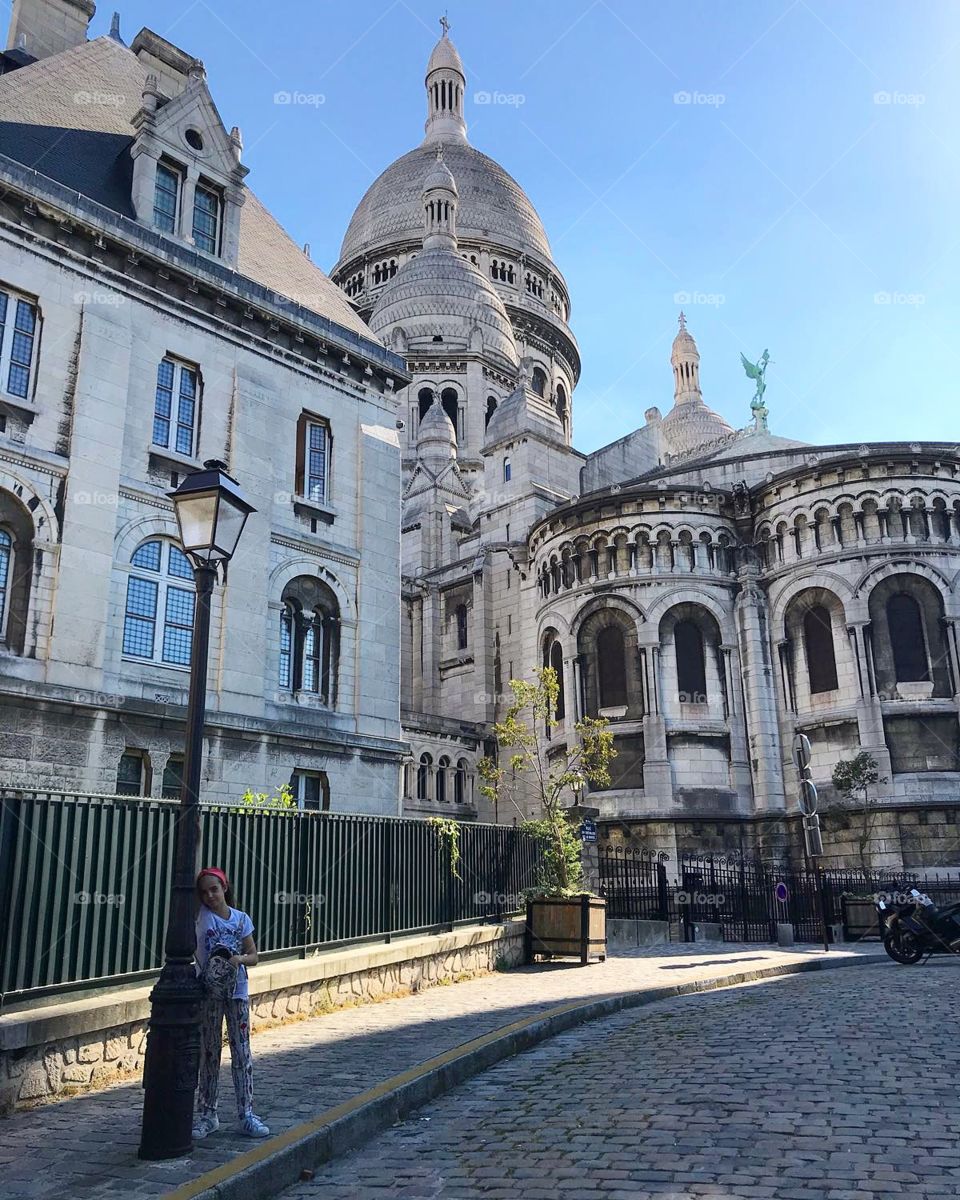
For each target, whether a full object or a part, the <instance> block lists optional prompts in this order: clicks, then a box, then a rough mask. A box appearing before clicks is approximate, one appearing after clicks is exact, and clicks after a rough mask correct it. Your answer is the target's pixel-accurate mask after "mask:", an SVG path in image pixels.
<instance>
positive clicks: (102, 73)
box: [0, 37, 375, 341]
mask: <svg viewBox="0 0 960 1200" xmlns="http://www.w3.org/2000/svg"><path fill="white" fill-rule="evenodd" d="M146 76H147V72H146V70H145V68H144V67H143V65H142V63H141V62H140V60H139V59H138V58H137V56H136V55H135V54H134V53H133V51H132V50H129V49H128V48H127V47H126V46H123V45H121V44H120V43H119V42H117V41H114V40H113V39H112V38H109V37H100V38H95V39H94V40H93V41H90V42H86V43H85V44H84V45H82V46H76V47H74V48H72V49H70V50H65V51H63V52H62V53H61V54H55V55H52V56H51V57H50V58H44V59H40V60H39V61H38V62H35V63H31V64H30V65H29V66H26V67H21V68H20V69H19V70H18V71H11V72H10V73H9V74H6V75H3V76H0V154H3V155H5V156H6V157H8V158H12V159H14V160H15V161H17V162H20V163H23V164H24V165H25V166H27V167H31V168H33V169H35V170H36V171H38V172H39V173H40V174H42V175H45V176H47V177H48V178H50V179H54V180H56V181H57V182H58V183H61V184H63V185H64V186H66V187H69V188H71V189H72V190H75V191H77V192H79V193H80V194H81V195H83V196H86V197H87V198H89V199H90V200H94V201H96V202H97V203H98V204H102V205H104V206H105V207H106V208H109V209H111V210H112V211H113V212H117V213H120V214H121V215H123V216H126V217H131V218H132V217H133V216H134V215H135V214H134V211H133V206H132V204H131V199H130V192H131V184H132V179H133V163H132V160H131V158H130V153H129V150H130V146H131V144H132V143H133V140H134V134H135V131H134V129H133V125H132V122H133V118H134V117H135V115H136V114H137V112H138V111H139V109H140V107H141V104H142V96H143V87H144V84H145V82H146ZM237 270H238V271H239V272H240V274H242V275H245V276H247V278H249V279H251V280H253V281H254V282H255V283H259V284H261V285H262V286H263V287H266V288H269V289H270V290H271V291H274V292H277V293H279V294H280V295H282V296H286V297H288V298H289V299H291V300H295V301H296V302H297V303H299V304H301V305H303V307H304V308H308V309H310V310H312V311H313V312H315V313H318V314H319V315H320V316H323V317H326V318H328V319H329V320H331V321H334V322H336V323H337V324H338V325H340V326H343V327H344V328H346V329H350V330H352V331H353V332H354V333H357V334H360V335H361V336H363V337H365V338H366V339H367V340H370V341H373V340H375V339H374V338H373V336H372V335H371V333H370V330H369V328H368V326H367V325H366V324H365V323H364V322H363V321H362V320H361V318H360V317H359V316H358V315H357V314H356V313H355V312H354V310H353V308H352V307H351V306H350V304H349V303H348V301H347V299H346V297H345V296H344V295H343V293H342V292H341V291H340V289H339V288H338V287H337V286H336V284H334V283H331V281H330V279H329V278H328V277H327V276H326V275H325V274H324V273H323V271H321V270H320V268H319V267H317V266H315V265H314V264H313V263H312V262H310V260H309V259H308V258H307V257H306V255H305V254H304V253H303V251H302V250H301V249H300V247H299V246H298V245H297V244H296V243H295V242H294V241H293V240H292V239H291V238H290V236H289V235H288V234H287V233H286V232H285V231H284V230H283V228H282V227H281V226H280V224H279V223H278V222H277V221H276V220H275V219H274V218H273V217H272V216H271V215H270V213H269V212H268V211H267V209H266V208H265V207H264V206H263V204H261V203H260V201H259V200H258V199H257V197H256V196H255V195H254V194H253V193H252V192H251V191H250V190H249V189H247V197H246V202H245V204H244V205H243V207H242V209H241V215H240V248H239V257H238V262H237Z"/></svg>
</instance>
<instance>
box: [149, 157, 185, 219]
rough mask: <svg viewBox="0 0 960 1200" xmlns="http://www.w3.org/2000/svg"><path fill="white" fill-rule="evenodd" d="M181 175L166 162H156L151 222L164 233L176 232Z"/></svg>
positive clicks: (181, 183)
mask: <svg viewBox="0 0 960 1200" xmlns="http://www.w3.org/2000/svg"><path fill="white" fill-rule="evenodd" d="M182 185H183V175H182V174H181V173H180V172H179V171H177V170H176V169H175V168H174V167H171V166H170V165H169V164H168V163H162V162H161V163H157V182H156V188H155V191H154V197H153V223H154V225H156V227H157V228H158V229H162V230H163V232H164V233H176V232H177V221H178V219H179V216H180V189H181V187H182Z"/></svg>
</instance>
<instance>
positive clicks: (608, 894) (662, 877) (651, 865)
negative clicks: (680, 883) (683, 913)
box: [599, 850, 670, 921]
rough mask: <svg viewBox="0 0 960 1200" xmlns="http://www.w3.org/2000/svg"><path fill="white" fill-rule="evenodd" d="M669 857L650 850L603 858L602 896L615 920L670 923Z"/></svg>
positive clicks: (630, 851)
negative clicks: (668, 921) (667, 865)
mask: <svg viewBox="0 0 960 1200" xmlns="http://www.w3.org/2000/svg"><path fill="white" fill-rule="evenodd" d="M666 863H667V855H666V854H665V853H663V852H660V853H656V852H651V851H649V850H636V851H632V850H627V851H623V850H619V851H615V852H614V853H613V854H604V855H601V856H600V859H599V865H600V895H601V896H603V897H604V899H605V900H606V902H607V916H608V917H610V918H611V919H612V920H617V919H626V920H633V921H667V920H669V919H670V888H669V884H668V881H667V867H666Z"/></svg>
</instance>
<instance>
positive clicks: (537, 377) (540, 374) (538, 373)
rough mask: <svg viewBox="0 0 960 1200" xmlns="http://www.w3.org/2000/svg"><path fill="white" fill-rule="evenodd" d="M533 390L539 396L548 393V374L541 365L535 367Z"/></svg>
mask: <svg viewBox="0 0 960 1200" xmlns="http://www.w3.org/2000/svg"><path fill="white" fill-rule="evenodd" d="M533 390H534V391H535V392H536V393H537V395H538V396H545V395H546V394H547V374H546V372H545V371H543V370H541V368H540V367H534V368H533Z"/></svg>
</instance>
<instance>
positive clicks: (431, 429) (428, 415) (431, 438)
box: [417, 397, 457, 450]
mask: <svg viewBox="0 0 960 1200" xmlns="http://www.w3.org/2000/svg"><path fill="white" fill-rule="evenodd" d="M427 442H441V443H442V444H444V445H449V446H453V447H454V448H455V447H456V445H457V431H456V430H455V429H454V427H453V422H452V421H451V420H450V418H449V417H448V416H447V413H446V410H445V409H444V407H443V405H442V404H441V403H440V401H439V399H437V398H436V397H434V400H433V403H432V404H431V405H430V407H429V408H428V409H427V411H426V412H425V413H424V415H423V420H422V421H421V422H420V428H419V430H418V431H417V449H418V450H419V449H420V448H421V446H423V445H425V444H426V443H427Z"/></svg>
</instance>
